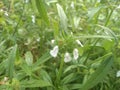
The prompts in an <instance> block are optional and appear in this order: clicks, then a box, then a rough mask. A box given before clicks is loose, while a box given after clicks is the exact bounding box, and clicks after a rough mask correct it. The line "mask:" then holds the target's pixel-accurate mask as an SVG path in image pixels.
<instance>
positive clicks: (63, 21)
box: [56, 4, 67, 32]
mask: <svg viewBox="0 0 120 90" xmlns="http://www.w3.org/2000/svg"><path fill="white" fill-rule="evenodd" d="M56 5H57V10H58V15H59V18H60V24H61V27H62V29H63V30H64V31H65V32H66V30H67V16H66V14H65V12H64V10H63V8H62V7H61V5H59V4H56Z"/></svg>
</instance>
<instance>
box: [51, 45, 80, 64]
mask: <svg viewBox="0 0 120 90" xmlns="http://www.w3.org/2000/svg"><path fill="white" fill-rule="evenodd" d="M58 51H59V47H58V46H57V45H56V46H55V47H54V48H53V49H52V50H50V55H51V56H52V57H54V58H55V57H57V54H58ZM78 58H79V52H78V49H77V48H75V49H74V50H73V60H77V59H78ZM71 60H72V57H71V56H70V53H68V52H66V53H65V55H64V62H65V63H67V62H70V61H71Z"/></svg>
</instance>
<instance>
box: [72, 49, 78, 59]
mask: <svg viewBox="0 0 120 90" xmlns="http://www.w3.org/2000/svg"><path fill="white" fill-rule="evenodd" d="M73 57H74V59H75V60H77V59H78V57H79V53H78V49H77V48H75V49H74V50H73Z"/></svg>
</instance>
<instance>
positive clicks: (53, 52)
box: [50, 46, 59, 57]
mask: <svg viewBox="0 0 120 90" xmlns="http://www.w3.org/2000/svg"><path fill="white" fill-rule="evenodd" d="M58 51H59V48H58V46H55V47H54V48H53V50H50V55H51V56H52V57H57V54H58Z"/></svg>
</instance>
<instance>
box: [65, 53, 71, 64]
mask: <svg viewBox="0 0 120 90" xmlns="http://www.w3.org/2000/svg"><path fill="white" fill-rule="evenodd" d="M70 61H71V56H70V54H69V53H68V52H66V53H65V56H64V62H65V63H67V62H70Z"/></svg>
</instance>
